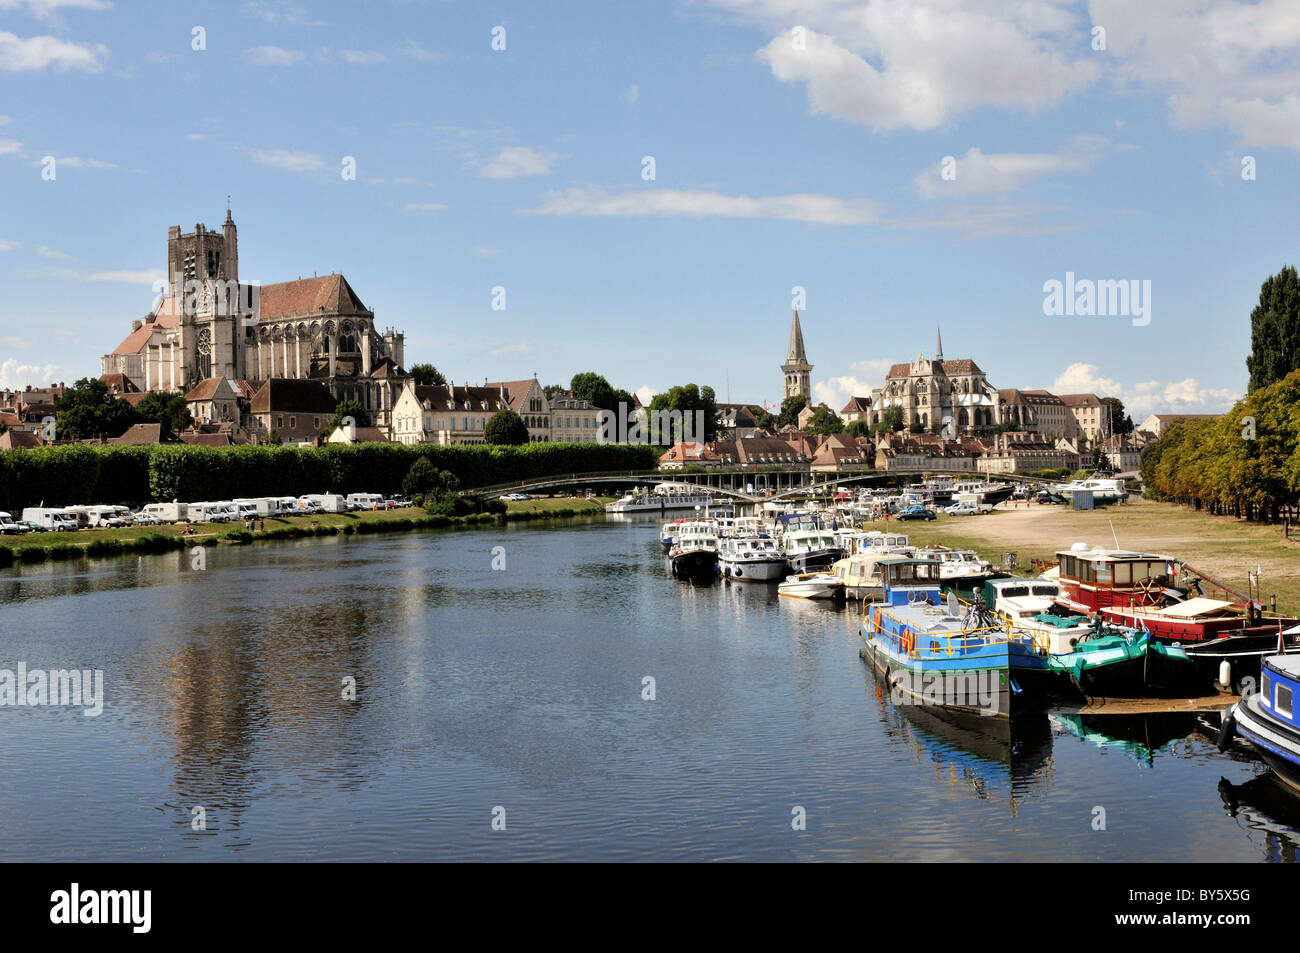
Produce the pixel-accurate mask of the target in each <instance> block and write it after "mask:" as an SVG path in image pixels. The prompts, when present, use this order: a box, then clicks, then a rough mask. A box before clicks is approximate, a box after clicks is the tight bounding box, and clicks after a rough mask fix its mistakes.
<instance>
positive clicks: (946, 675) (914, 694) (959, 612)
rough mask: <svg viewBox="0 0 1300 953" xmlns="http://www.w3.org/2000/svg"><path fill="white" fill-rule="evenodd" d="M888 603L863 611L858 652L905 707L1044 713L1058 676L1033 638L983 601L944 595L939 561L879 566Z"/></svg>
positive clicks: (1002, 714)
mask: <svg viewBox="0 0 1300 953" xmlns="http://www.w3.org/2000/svg"><path fill="white" fill-rule="evenodd" d="M878 565H879V567H880V574H881V581H882V583H883V585H884V602H883V603H877V604H873V605H868V606H865V607H864V609H863V618H862V626H861V630H860V633H861V635H862V640H863V642H864V643H865V647H864V648H863V650H862V652H861V656H862V658H863V660H864V661H866V662H869V663H870V664H871V665H872V666H874V667H875V669H876V670H877V671H878V672H880V673H882V674H883V675H884V677H885V680H886V682H887V683H888V684H889V687H890V693H891V695H892V696H893V698H894V700H895V701H896V702H897V703H898V704H901V705H931V706H938V707H942V708H946V709H949V710H951V711H958V712H970V713H978V714H980V715H985V716H989V717H997V718H1010V717H1011V716H1013V715H1014V714H1017V713H1018V712H1021V711H1028V710H1034V709H1037V708H1040V707H1042V705H1043V703H1044V702H1045V700H1046V698H1047V694H1048V691H1049V690H1050V688H1051V686H1052V684H1053V682H1054V681H1055V679H1056V676H1055V674H1054V673H1053V672H1052V670H1051V668H1050V667H1049V664H1048V660H1049V656H1048V654H1047V653H1046V651H1045V650H1042V649H1041V648H1036V647H1035V645H1034V639H1033V636H1032V635H1030V634H1028V633H1023V632H1020V631H1018V630H1014V629H1013V628H1012V627H1011V625H1010V623H1009V622H1003V621H999V620H998V619H997V618H996V617H995V616H993V615H992V613H990V612H988V611H987V610H986V609H984V608H983V607H982V605H980V604H979V603H978V602H977V603H976V604H974V605H969V606H963V605H961V604H960V603H959V602H958V600H957V598H956V597H955V596H953V595H949V596H948V598H947V600H946V601H945V600H944V599H942V598H941V596H940V593H939V562H938V560H935V559H912V558H907V557H898V558H893V559H884V560H881V561H880V562H879V564H878Z"/></svg>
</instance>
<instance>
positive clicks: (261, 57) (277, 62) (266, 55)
mask: <svg viewBox="0 0 1300 953" xmlns="http://www.w3.org/2000/svg"><path fill="white" fill-rule="evenodd" d="M244 55H245V56H247V57H248V59H249V61H250V62H252V63H255V64H256V65H258V66H292V65H293V64H294V63H297V62H298V61H299V60H301V59H302V53H300V52H298V51H297V50H286V49H284V48H282V47H279V46H254V47H252V48H251V49H249V50H246V51H245V52H244Z"/></svg>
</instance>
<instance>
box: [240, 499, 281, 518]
mask: <svg viewBox="0 0 1300 953" xmlns="http://www.w3.org/2000/svg"><path fill="white" fill-rule="evenodd" d="M234 502H235V504H236V505H237V506H238V507H239V509H240V512H241V513H248V516H247V517H245V518H251V517H253V516H260V517H266V516H279V515H280V501H279V500H277V499H275V498H274V497H269V496H261V497H256V498H252V499H250V498H248V497H240V498H239V499H237V500H235V501H234ZM250 506H251V507H252V511H251V512H250V511H248V510H247V509H246V507H250Z"/></svg>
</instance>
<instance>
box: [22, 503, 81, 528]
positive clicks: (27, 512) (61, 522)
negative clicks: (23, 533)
mask: <svg viewBox="0 0 1300 953" xmlns="http://www.w3.org/2000/svg"><path fill="white" fill-rule="evenodd" d="M23 522H24V523H35V524H36V525H37V526H39V527H41V529H47V530H53V531H54V532H59V533H71V532H75V531H76V529H77V521H76V519H75V518H74V517H73V515H72V514H71V513H69V512H68V511H67V510H65V509H63V508H62V507H55V506H29V507H27V508H26V509H24V510H23Z"/></svg>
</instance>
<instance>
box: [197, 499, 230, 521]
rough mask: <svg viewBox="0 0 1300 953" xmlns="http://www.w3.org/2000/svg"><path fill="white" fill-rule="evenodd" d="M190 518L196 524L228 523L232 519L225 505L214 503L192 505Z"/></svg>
mask: <svg viewBox="0 0 1300 953" xmlns="http://www.w3.org/2000/svg"><path fill="white" fill-rule="evenodd" d="M188 516H189V519H190V520H191V521H192V522H195V523H228V522H230V519H231V517H230V511H229V510H227V509H226V507H225V504H222V503H212V502H204V503H191V504H190V505H189V513H188Z"/></svg>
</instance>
